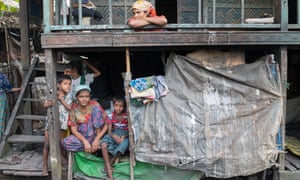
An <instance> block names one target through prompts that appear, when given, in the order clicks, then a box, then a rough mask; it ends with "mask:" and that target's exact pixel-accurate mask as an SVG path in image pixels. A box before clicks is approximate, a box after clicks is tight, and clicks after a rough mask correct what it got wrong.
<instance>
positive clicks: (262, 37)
mask: <svg viewBox="0 0 300 180" xmlns="http://www.w3.org/2000/svg"><path fill="white" fill-rule="evenodd" d="M215 45H249V46H251V45H253V46H257V45H300V36H299V32H296V31H289V32H287V31H282V32H280V31H255V32H253V31H233V32H224V31H221V32H218V31H208V32H198V31H197V32H196V31H193V32H191V31H189V32H141V33H123V32H111V33H108V32H93V33H85V34H84V33H68V34H61V33H51V34H43V35H42V47H43V48H91V47H153V46H157V47H162V46H168V47H169V46H215Z"/></svg>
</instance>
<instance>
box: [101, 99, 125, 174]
mask: <svg viewBox="0 0 300 180" xmlns="http://www.w3.org/2000/svg"><path fill="white" fill-rule="evenodd" d="M113 107H114V111H113V113H112V117H111V120H110V121H109V122H108V123H107V124H108V134H107V135H105V136H104V138H103V139H102V140H101V150H102V156H103V159H104V161H105V169H104V170H105V171H106V173H107V176H108V180H111V179H112V167H111V165H112V164H113V163H114V161H115V160H116V159H117V158H118V157H120V156H121V154H124V153H125V151H126V150H127V149H128V144H129V141H128V116H127V113H126V111H125V110H126V108H125V100H124V98H114V99H113ZM109 154H111V155H112V159H110V158H109Z"/></svg>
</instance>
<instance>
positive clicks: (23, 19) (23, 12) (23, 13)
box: [20, 0, 32, 134]
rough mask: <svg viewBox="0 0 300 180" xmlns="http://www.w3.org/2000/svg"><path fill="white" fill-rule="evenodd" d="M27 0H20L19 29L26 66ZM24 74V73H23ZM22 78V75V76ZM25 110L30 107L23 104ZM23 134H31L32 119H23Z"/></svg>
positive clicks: (27, 60) (28, 109) (27, 65)
mask: <svg viewBox="0 0 300 180" xmlns="http://www.w3.org/2000/svg"><path fill="white" fill-rule="evenodd" d="M28 12H29V11H28V1H27V0H21V1H20V27H21V29H20V31H21V33H20V34H21V37H22V38H21V63H22V65H23V67H25V68H27V67H29V65H30V46H29V18H28V14H29V13H28ZM24 74H25V73H24ZM23 78H24V77H23ZM24 111H25V112H27V113H31V107H30V106H25V109H24ZM24 132H25V134H32V121H24Z"/></svg>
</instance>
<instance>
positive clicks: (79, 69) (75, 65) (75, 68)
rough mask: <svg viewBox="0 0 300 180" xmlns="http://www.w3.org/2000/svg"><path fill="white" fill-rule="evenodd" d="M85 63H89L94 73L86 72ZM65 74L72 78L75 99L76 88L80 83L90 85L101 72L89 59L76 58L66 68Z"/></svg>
mask: <svg viewBox="0 0 300 180" xmlns="http://www.w3.org/2000/svg"><path fill="white" fill-rule="evenodd" d="M83 64H85V65H87V66H88V67H89V68H90V69H91V70H92V72H93V73H87V74H85V73H84V71H83ZM64 74H66V75H69V76H71V78H72V98H73V99H75V90H76V87H77V86H79V85H88V86H90V84H91V83H92V82H94V79H95V78H96V77H98V76H100V75H101V72H100V71H99V70H98V69H97V68H95V67H94V66H92V65H91V64H90V63H89V62H88V61H87V60H81V59H76V60H72V61H71V62H70V64H68V66H67V68H66V69H65V70H64Z"/></svg>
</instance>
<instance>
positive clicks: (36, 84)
mask: <svg viewBox="0 0 300 180" xmlns="http://www.w3.org/2000/svg"><path fill="white" fill-rule="evenodd" d="M29 84H30V85H33V86H41V85H42V86H46V85H47V83H43V82H29Z"/></svg>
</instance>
